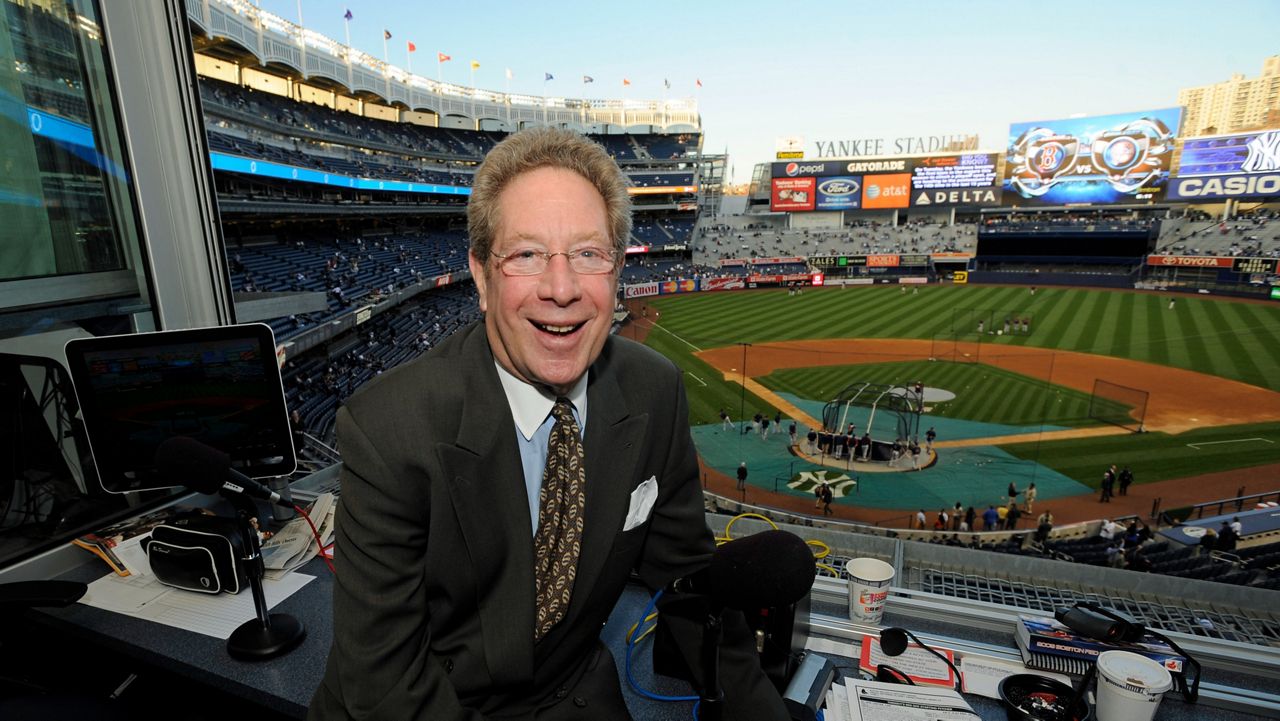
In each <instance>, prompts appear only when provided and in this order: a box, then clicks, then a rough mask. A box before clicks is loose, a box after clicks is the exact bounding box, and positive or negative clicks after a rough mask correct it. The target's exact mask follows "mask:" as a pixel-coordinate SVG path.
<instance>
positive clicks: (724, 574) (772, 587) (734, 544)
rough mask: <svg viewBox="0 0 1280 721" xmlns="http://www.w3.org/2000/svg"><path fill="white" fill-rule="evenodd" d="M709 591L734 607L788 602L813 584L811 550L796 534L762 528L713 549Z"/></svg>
mask: <svg viewBox="0 0 1280 721" xmlns="http://www.w3.org/2000/svg"><path fill="white" fill-rule="evenodd" d="M709 575H710V581H711V584H710V585H711V589H710V591H711V593H712V595H714V596H715V598H716V600H718V601H719V602H720V603H722V604H724V605H725V606H727V607H729V608H736V609H738V610H748V609H758V608H774V607H778V606H789V605H791V604H793V603H795V602H796V601H799V600H800V599H802V598H804V596H805V594H807V593H808V592H809V589H810V588H813V579H814V568H813V552H812V551H810V550H809V545H808V544H807V543H805V542H804V541H803V540H802V539H801V538H800V537H799V536H797V535H795V534H794V533H788V532H787V531H764V532H762V533H757V534H754V535H751V536H747V537H745V538H740V539H738V540H736V541H729V542H728V543H726V544H724V545H723V546H720V547H719V548H717V549H716V551H715V553H714V554H713V555H712V556H711V565H710V568H709Z"/></svg>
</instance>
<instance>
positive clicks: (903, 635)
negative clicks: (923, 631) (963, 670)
mask: <svg viewBox="0 0 1280 721" xmlns="http://www.w3.org/2000/svg"><path fill="white" fill-rule="evenodd" d="M908 636H909V637H910V638H911V640H912V641H915V642H916V644H918V645H919V646H920V648H923V649H924V650H926V651H928V652H929V653H931V654H933V655H934V656H937V657H938V658H940V659H942V660H943V662H944V663H946V664H947V666H949V667H950V668H951V671H952V672H953V673H954V674H955V675H956V680H955V689H956V690H957V691H959V690H960V682H961V681H962V680H963V677H962V676H961V675H960V669H958V668H956V665H955V664H954V663H952V662H951V659H949V658H947V657H946V656H945V655H943V654H942V653H941V652H939V651H938V650H937V649H935V648H933V647H932V646H930V645H929V644H927V643H925V642H924V641H921V640H920V639H918V638H916V635H915V634H914V633H911V632H910V631H908V630H907V629H905V628H901V627H899V626H891V627H889V628H886V629H882V630H881V631H880V650H881V651H884V653H885V655H886V656H900V655H902V653H903V652H904V651H906V650H907V637H908ZM890 668H892V667H890ZM893 670H894V671H897V672H898V673H902V672H901V671H898V670H897V669H893ZM903 677H904V678H906V674H903ZM907 680H908V683H910V679H907Z"/></svg>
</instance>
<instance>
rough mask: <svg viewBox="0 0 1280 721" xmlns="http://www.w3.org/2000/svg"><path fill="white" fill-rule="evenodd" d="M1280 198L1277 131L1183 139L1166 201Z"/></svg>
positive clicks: (1279, 145) (1279, 135) (1279, 131)
mask: <svg viewBox="0 0 1280 721" xmlns="http://www.w3.org/2000/svg"><path fill="white" fill-rule="evenodd" d="M1265 196H1280V130H1262V131H1257V132H1253V133H1237V134H1234V135H1215V136H1210V137H1205V138H1187V139H1186V140H1184V141H1182V160H1181V162H1180V163H1179V164H1178V175H1177V177H1175V178H1173V180H1172V181H1171V182H1170V184H1169V196H1168V197H1169V200H1216V199H1222V198H1251V197H1265Z"/></svg>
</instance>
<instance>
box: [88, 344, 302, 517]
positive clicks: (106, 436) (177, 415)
mask: <svg viewBox="0 0 1280 721" xmlns="http://www.w3.org/2000/svg"><path fill="white" fill-rule="evenodd" d="M66 353H67V365H68V369H69V371H70V374H71V379H72V383H73V384H74V386H75V391H76V398H77V400H78V401H79V404H80V410H81V414H82V416H83V420H84V425H85V432H86V434H87V435H88V438H89V446H90V449H91V450H92V452H93V460H94V464H95V465H96V466H97V469H98V477H99V478H100V479H101V481H102V487H103V488H104V489H105V490H106V491H108V492H110V493H124V492H127V491H140V490H150V489H156V488H170V487H173V486H179V485H182V484H183V479H181V478H168V477H165V476H164V474H162V473H160V472H159V471H158V470H157V469H156V466H155V454H156V449H157V448H159V446H160V444H161V443H163V442H164V441H166V440H168V439H170V438H174V437H177V436H185V437H188V438H192V439H194V440H197V441H199V442H201V443H203V444H205V445H207V446H211V447H213V448H216V449H217V450H219V451H222V452H223V453H226V454H227V455H228V456H230V458H231V465H232V467H233V468H235V469H236V470H238V471H240V472H241V473H243V474H245V475H247V476H250V477H255V478H261V477H265V476H281V475H287V474H289V473H292V472H293V471H294V469H295V461H294V451H293V438H292V434H291V432H290V429H289V416H288V411H287V410H286V405H285V396H284V387H283V385H282V383H281V380H280V369H279V366H278V365H277V363H276V354H275V337H274V336H273V335H272V333H271V328H270V327H269V326H266V325H263V324H261V323H253V324H246V325H233V326H222V327H218V328H197V329H192V330H178V331H162V332H157V333H135V334H130V335H119V336H106V337H101V338H80V339H76V340H72V341H69V342H68V343H67V345H66Z"/></svg>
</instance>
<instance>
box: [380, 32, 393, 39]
mask: <svg viewBox="0 0 1280 721" xmlns="http://www.w3.org/2000/svg"><path fill="white" fill-rule="evenodd" d="M382 39H383V40H390V39H391V31H390V30H383V31H382Z"/></svg>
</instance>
